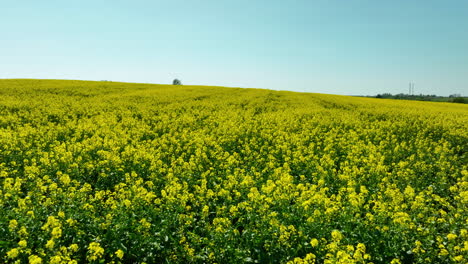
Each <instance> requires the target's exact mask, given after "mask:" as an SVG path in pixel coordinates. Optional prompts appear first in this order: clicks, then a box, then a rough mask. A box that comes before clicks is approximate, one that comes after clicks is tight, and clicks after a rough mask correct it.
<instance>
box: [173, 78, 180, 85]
mask: <svg viewBox="0 0 468 264" xmlns="http://www.w3.org/2000/svg"><path fill="white" fill-rule="evenodd" d="M172 84H173V85H182V82H181V81H180V80H179V79H174V80H173V81H172Z"/></svg>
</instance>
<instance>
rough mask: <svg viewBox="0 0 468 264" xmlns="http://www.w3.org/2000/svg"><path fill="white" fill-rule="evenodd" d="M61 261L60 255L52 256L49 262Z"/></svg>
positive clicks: (57, 262)
mask: <svg viewBox="0 0 468 264" xmlns="http://www.w3.org/2000/svg"><path fill="white" fill-rule="evenodd" d="M61 261H62V257H60V256H53V257H51V258H50V262H49V263H50V264H60V263H61Z"/></svg>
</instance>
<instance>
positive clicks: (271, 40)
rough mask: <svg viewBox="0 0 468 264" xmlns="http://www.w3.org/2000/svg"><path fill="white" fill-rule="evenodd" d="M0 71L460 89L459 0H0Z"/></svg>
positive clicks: (342, 88) (335, 89)
mask: <svg viewBox="0 0 468 264" xmlns="http://www.w3.org/2000/svg"><path fill="white" fill-rule="evenodd" d="M0 29H1V31H0V32H1V34H0V78H47V79H49V78H54V79H85V80H113V81H128V82H149V83H170V82H171V81H172V79H174V78H180V79H181V80H182V82H183V83H184V84H199V85H222V86H233V87H257V88H269V89H277V90H293V91H305V92H320V93H333V94H348V95H357V94H363V95H368V94H369V95H370V94H377V93H383V92H391V93H400V92H407V91H408V82H409V81H413V82H415V83H416V89H415V90H416V93H425V94H427V93H429V94H439V95H448V94H453V93H460V94H464V95H468V1H466V0H446V1H443V0H438V1H436V0H420V1H416V0H414V1H410V0H392V1H390V0H388V1H386V0H385V1H384V0H380V1H377V0H340V1H339V0H317V1H314V0H308V1H307V0H304V1H298V0H297V1H295V0H290V1H284V0H283V1H277V0H268V1H263V0H258V1H255V0H250V1H245V0H236V1H234V0H232V1H223V0H205V1H202V0H199V1H195V0H193V1H190V0H188V1H179V0H176V1H141V0H127V1H119V0H113V1H104V0H80V1H59V0H57V1H51V0H41V1H38V0H30V1H25V0H17V1H13V0H8V1H7V0H0Z"/></svg>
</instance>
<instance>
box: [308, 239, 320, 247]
mask: <svg viewBox="0 0 468 264" xmlns="http://www.w3.org/2000/svg"><path fill="white" fill-rule="evenodd" d="M318 244H319V241H318V240H317V239H316V238H313V239H312V240H310V245H311V246H312V247H317V246H318Z"/></svg>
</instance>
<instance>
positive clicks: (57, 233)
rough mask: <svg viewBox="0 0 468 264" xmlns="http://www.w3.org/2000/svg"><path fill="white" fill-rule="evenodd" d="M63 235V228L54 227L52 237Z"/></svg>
mask: <svg viewBox="0 0 468 264" xmlns="http://www.w3.org/2000/svg"><path fill="white" fill-rule="evenodd" d="M61 236H62V229H61V228H60V227H54V229H52V238H59V237H61Z"/></svg>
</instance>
